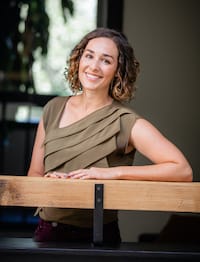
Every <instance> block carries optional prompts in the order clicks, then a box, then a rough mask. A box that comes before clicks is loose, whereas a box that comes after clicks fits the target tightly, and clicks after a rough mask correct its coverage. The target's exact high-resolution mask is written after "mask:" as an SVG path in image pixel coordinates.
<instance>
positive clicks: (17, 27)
mask: <svg viewBox="0 0 200 262" xmlns="http://www.w3.org/2000/svg"><path fill="white" fill-rule="evenodd" d="M199 13H200V2H199V1H198V0H148V1H147V0H86V1H82V0H2V1H1V4H0V27H1V28H0V174H1V175H3V174H9V175H19V176H21V175H22V176H23V175H26V173H27V169H28V166H29V163H30V157H31V152H32V146H33V141H34V136H35V131H36V128H37V124H38V121H39V118H40V116H41V113H42V108H43V106H44V105H45V104H46V102H47V101H48V100H49V99H51V98H52V97H54V96H57V95H61V96H63V95H69V94H70V90H69V88H68V85H67V83H66V82H65V80H64V71H65V66H66V60H67V58H68V55H69V53H70V51H71V49H72V48H73V46H74V45H75V44H76V43H77V42H78V40H79V39H80V38H82V36H83V35H84V34H85V33H87V32H89V31H91V30H92V29H94V28H96V27H97V26H105V27H110V28H114V29H117V30H120V31H123V32H124V33H125V34H126V35H127V37H128V39H129V41H130V43H131V44H132V46H133V47H134V49H135V54H136V57H137V58H138V60H139V61H140V63H141V73H140V75H139V78H138V82H137V86H138V90H137V94H136V98H135V99H134V100H133V101H132V102H131V106H132V107H133V108H134V109H135V110H136V111H137V112H138V113H139V114H140V115H142V116H144V117H145V118H147V119H148V120H150V121H151V122H152V123H153V124H154V125H156V126H157V128H158V129H159V130H160V131H161V132H162V133H163V134H164V135H166V136H167V137H168V138H169V139H170V140H171V141H172V142H173V143H175V144H176V145H177V146H178V147H179V148H180V149H181V150H182V151H183V152H184V154H185V155H186V157H187V158H188V160H189V162H190V163H191V165H192V168H193V171H194V180H195V181H200V165H199V155H198V153H199V152H198V151H197V150H199V148H200V139H199V138H198V136H199V133H200V123H199V122H200V108H199V97H200V86H199V78H198V77H199V72H200V70H199V69H200V52H199V46H200V28H199V24H200V17H199ZM148 163H149V162H148V160H147V159H145V158H144V157H143V156H141V155H139V154H137V155H136V159H135V164H139V165H141V164H148ZM130 197H131V196H130ZM166 201H167V200H166ZM33 213H34V210H33V209H31V208H30V209H24V208H2V207H1V209H0V223H1V226H0V230H1V234H4V233H5V234H8V233H9V232H8V231H7V228H8V227H7V225H9V228H10V229H12V232H10V234H12V233H13V232H14V231H16V232H18V233H19V232H23V234H25V233H24V229H25V228H26V229H27V232H28V233H27V234H29V233H32V230H33V228H34V227H35V224H36V223H37V217H33ZM174 215H175V214H171V213H167V212H166V213H165V212H164V213H163V212H162V213H160V212H134V211H120V213H119V222H120V229H121V233H122V238H123V240H124V241H139V240H140V239H141V238H142V237H143V236H146V238H148V239H150V238H151V237H152V238H153V237H155V235H157V234H159V233H160V232H161V231H162V230H163V229H164V228H165V226H166V225H168V222H169V221H171V218H172V217H174ZM183 216H184V217H185V214H182V217H183ZM191 216H192V215H191V214H190V218H189V219H191ZM187 217H188V214H187ZM192 219H193V217H192ZM178 223H179V222H178ZM5 225H6V227H5ZM196 229H197V228H196ZM196 229H195V230H196Z"/></svg>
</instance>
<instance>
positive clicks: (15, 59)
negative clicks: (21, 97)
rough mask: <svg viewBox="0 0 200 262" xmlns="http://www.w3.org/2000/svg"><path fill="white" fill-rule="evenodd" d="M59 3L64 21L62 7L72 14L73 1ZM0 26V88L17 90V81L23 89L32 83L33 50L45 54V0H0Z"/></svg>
mask: <svg viewBox="0 0 200 262" xmlns="http://www.w3.org/2000/svg"><path fill="white" fill-rule="evenodd" d="M57 1H58V0H57ZM61 5H62V10H63V16H64V19H65V21H66V20H67V16H66V12H65V9H68V11H69V12H68V13H69V14H70V15H73V12H74V5H73V1H72V0H61ZM0 27H1V28H0V84H1V85H0V90H8V89H11V90H18V87H19V85H20V84H24V85H25V87H26V90H27V89H28V88H29V87H30V85H32V74H31V70H32V65H33V62H34V52H35V50H36V49H37V48H40V50H41V54H42V55H43V56H45V55H46V54H47V47H48V38H49V32H48V27H49V17H48V15H47V13H46V11H45V0H4V1H2V3H1V8H0ZM33 90H34V89H33Z"/></svg>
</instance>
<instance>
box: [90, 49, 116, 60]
mask: <svg viewBox="0 0 200 262" xmlns="http://www.w3.org/2000/svg"><path fill="white" fill-rule="evenodd" d="M85 51H88V52H90V53H94V51H93V50H91V49H85ZM102 55H103V56H105V57H109V58H112V59H113V60H114V57H113V56H112V55H108V54H102Z"/></svg>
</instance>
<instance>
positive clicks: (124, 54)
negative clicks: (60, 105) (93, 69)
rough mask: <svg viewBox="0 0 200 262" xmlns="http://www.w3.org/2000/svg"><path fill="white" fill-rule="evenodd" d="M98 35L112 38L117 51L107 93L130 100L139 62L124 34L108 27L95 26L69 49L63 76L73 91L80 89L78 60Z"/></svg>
mask: <svg viewBox="0 0 200 262" xmlns="http://www.w3.org/2000/svg"><path fill="white" fill-rule="evenodd" d="M98 37H107V38H109V39H112V40H113V42H114V43H115V44H116V46H117V48H118V51H119V56H118V68H117V73H116V76H115V77H114V79H113V80H112V82H111V84H110V88H109V95H110V96H111V97H112V98H113V99H115V100H118V101H127V100H130V99H131V98H133V97H134V94H135V91H136V86H135V82H136V78H137V75H138V73H139V62H138V61H137V59H136V58H135V55H134V50H133V48H132V46H131V45H130V44H129V42H128V40H127V38H126V36H125V35H124V34H123V33H121V32H118V31H116V30H114V29H109V28H97V29H95V30H93V31H91V32H89V33H88V34H87V35H85V36H84V37H83V38H82V40H81V41H80V42H79V43H78V44H77V45H76V46H75V47H74V49H73V50H72V51H71V54H70V57H69V60H68V61H67V65H68V68H66V71H65V77H66V79H67V80H68V82H69V84H70V88H71V90H72V91H73V92H74V93H77V92H78V91H81V90H82V87H81V83H80V80H79V77H78V69H79V62H80V59H81V56H82V54H83V52H84V49H85V47H86V46H87V44H88V42H89V41H90V40H91V39H94V38H98Z"/></svg>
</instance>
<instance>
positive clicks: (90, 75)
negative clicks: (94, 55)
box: [85, 73, 101, 80]
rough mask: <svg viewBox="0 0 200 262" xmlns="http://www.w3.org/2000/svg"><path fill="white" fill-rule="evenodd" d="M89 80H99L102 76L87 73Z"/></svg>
mask: <svg viewBox="0 0 200 262" xmlns="http://www.w3.org/2000/svg"><path fill="white" fill-rule="evenodd" d="M85 74H86V76H87V78H88V79H90V80H97V79H100V78H101V77H100V76H97V75H94V74H90V73H85Z"/></svg>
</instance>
